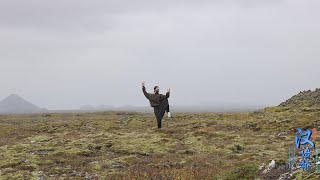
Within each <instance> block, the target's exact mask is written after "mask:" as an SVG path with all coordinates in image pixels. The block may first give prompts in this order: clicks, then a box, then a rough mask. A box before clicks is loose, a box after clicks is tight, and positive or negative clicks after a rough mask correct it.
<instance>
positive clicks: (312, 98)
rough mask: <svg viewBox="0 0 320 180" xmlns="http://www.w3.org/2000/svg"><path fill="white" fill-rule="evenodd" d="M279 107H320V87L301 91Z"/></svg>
mask: <svg viewBox="0 0 320 180" xmlns="http://www.w3.org/2000/svg"><path fill="white" fill-rule="evenodd" d="M279 107H287V108H296V109H305V108H313V109H319V108H320V89H319V88H317V89H316V90H315V91H311V90H308V91H300V93H298V94H297V95H294V96H292V97H291V98H290V99H288V100H286V101H285V102H283V103H281V104H280V105H279Z"/></svg>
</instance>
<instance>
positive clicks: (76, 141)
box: [0, 108, 320, 179]
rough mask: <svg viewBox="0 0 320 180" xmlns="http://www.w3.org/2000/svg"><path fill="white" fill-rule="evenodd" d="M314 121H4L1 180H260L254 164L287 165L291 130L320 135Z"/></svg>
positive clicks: (49, 117)
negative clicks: (307, 130)
mask: <svg viewBox="0 0 320 180" xmlns="http://www.w3.org/2000/svg"><path fill="white" fill-rule="evenodd" d="M319 115H320V113H319V112H318V111H311V112H310V111H308V112H305V111H304V112H301V111H294V110H288V109H283V108H282V109H281V108H268V109H266V110H265V111H258V112H255V113H199V114H190V113H189V114H188V113H184V114H175V118H174V119H172V120H171V119H167V118H164V119H165V121H164V122H163V129H157V128H156V120H155V117H154V115H153V114H143V113H126V112H97V113H80V114H77V113H63V114H59V113H53V114H37V115H1V116H0V178H1V179H13V178H17V179H19V178H20V179H38V178H41V177H44V178H46V179H84V178H86V179H258V178H260V179H261V178H262V179H263V177H258V176H257V173H256V172H257V169H258V166H259V164H261V163H267V162H268V161H269V160H271V159H274V160H276V161H284V162H286V161H287V158H288V147H289V146H290V145H293V144H294V136H295V133H296V129H297V128H298V127H300V128H307V127H316V128H318V127H319V123H320V116H319ZM281 132H285V133H287V134H286V137H278V136H277V135H278V134H279V133H281ZM318 139H319V138H317V140H316V144H318V143H319V140H318ZM307 176H310V174H303V173H298V174H296V177H297V178H303V177H307ZM312 177H317V176H316V175H312Z"/></svg>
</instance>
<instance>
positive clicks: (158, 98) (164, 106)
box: [142, 82, 171, 129]
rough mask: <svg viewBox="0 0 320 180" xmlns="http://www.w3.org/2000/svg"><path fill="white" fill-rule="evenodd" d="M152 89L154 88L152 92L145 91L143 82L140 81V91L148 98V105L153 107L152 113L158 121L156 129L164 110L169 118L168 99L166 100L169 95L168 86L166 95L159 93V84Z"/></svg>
mask: <svg viewBox="0 0 320 180" xmlns="http://www.w3.org/2000/svg"><path fill="white" fill-rule="evenodd" d="M153 90H154V93H153V94H152V93H147V91H146V87H145V82H142V92H143V94H144V96H145V97H146V98H147V99H148V100H149V102H150V106H151V107H153V108H154V114H155V116H156V118H157V122H158V129H160V128H161V121H162V118H163V116H164V114H165V112H167V114H168V117H169V118H171V114H170V109H169V101H168V98H169V97H170V88H169V89H168V91H167V93H166V95H163V94H160V93H159V91H160V89H159V86H155V87H154V88H153Z"/></svg>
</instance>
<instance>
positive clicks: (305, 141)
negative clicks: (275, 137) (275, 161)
mask: <svg viewBox="0 0 320 180" xmlns="http://www.w3.org/2000/svg"><path fill="white" fill-rule="evenodd" d="M317 134H318V131H317V129H316V128H313V129H307V130H305V131H303V130H302V129H300V128H298V133H297V135H296V136H295V140H294V143H295V146H292V147H289V152H288V154H289V158H288V166H289V169H290V172H291V174H292V173H293V169H294V166H295V165H296V163H297V159H298V157H297V156H296V148H297V149H298V150H299V152H300V156H299V157H300V158H299V159H300V161H299V167H298V168H300V169H301V170H303V171H309V172H310V171H311V170H312V168H313V167H314V169H315V171H316V172H318V148H317V147H316V144H315V143H314V141H315V138H316V136H317ZM313 151H314V153H315V162H312V158H311V157H312V154H313ZM313 163H314V166H313Z"/></svg>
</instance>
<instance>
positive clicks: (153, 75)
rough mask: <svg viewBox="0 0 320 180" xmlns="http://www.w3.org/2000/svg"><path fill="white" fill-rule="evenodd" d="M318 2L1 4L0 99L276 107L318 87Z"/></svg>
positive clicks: (13, 0) (71, 0) (72, 104)
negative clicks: (155, 92)
mask: <svg viewBox="0 0 320 180" xmlns="http://www.w3.org/2000/svg"><path fill="white" fill-rule="evenodd" d="M319 7H320V1H319V0H308V1H301V0H204V1H201V0H197V1H195V0H190V1H187V0H185V1H182V0H181V1H178V0H161V1H160V0H158V1H155V0H134V1H132V0H101V1H99V0H23V1H20V0H0V62H1V64H0V84H1V85H0V99H3V98H5V97H6V96H8V95H10V94H12V93H16V94H19V95H20V96H22V97H24V98H26V99H27V100H29V101H31V102H32V103H34V104H36V105H38V106H40V107H45V108H49V109H73V108H79V107H80V106H81V105H85V104H91V105H94V106H98V105H101V104H106V105H116V106H121V105H139V106H147V105H149V103H148V101H147V100H146V99H145V97H144V96H143V94H142V91H141V82H142V81H143V80H144V81H146V87H147V90H148V91H149V92H152V89H153V86H154V85H159V86H160V91H161V93H165V92H166V89H167V88H169V87H170V88H171V99H170V102H171V104H172V105H199V104H219V103H238V104H257V105H278V104H279V103H280V102H282V101H284V100H285V99H287V98H289V97H291V96H292V95H294V94H296V93H298V92H299V91H300V90H307V89H312V90H313V89H315V88H317V87H320V85H319V82H320V80H319V77H320V51H319V48H320V23H319V19H320V11H319Z"/></svg>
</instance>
